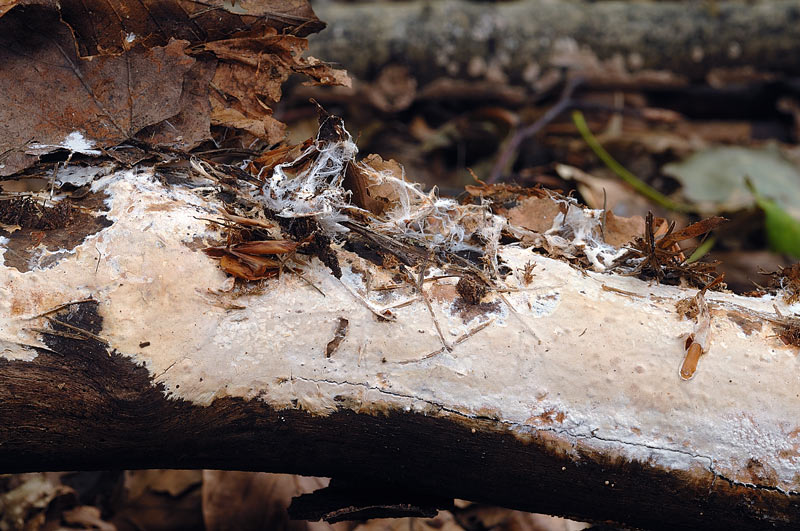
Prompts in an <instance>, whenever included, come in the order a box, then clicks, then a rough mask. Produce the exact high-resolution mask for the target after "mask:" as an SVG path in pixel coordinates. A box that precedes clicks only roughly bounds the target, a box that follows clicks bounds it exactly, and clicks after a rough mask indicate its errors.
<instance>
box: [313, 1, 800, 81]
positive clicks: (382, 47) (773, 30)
mask: <svg viewBox="0 0 800 531" xmlns="http://www.w3.org/2000/svg"><path fill="white" fill-rule="evenodd" d="M315 9H316V10H317V12H318V13H319V15H320V16H321V17H322V19H324V20H326V21H327V22H328V23H329V27H328V29H327V30H325V31H323V32H322V33H321V34H319V35H316V36H314V38H313V39H311V45H310V53H311V54H312V55H314V56H315V57H319V58H321V59H323V60H326V61H333V62H338V63H339V64H342V65H347V70H348V72H349V73H350V74H351V75H352V76H354V77H356V78H359V79H362V80H371V79H374V78H375V77H377V75H378V73H379V72H380V71H381V69H382V68H383V67H385V66H387V65H392V64H400V65H405V66H407V67H408V70H409V72H411V73H412V75H413V77H414V78H416V79H417V80H418V81H419V83H420V84H423V85H424V84H426V83H428V82H430V81H432V80H435V79H437V78H439V77H456V78H460V79H471V80H478V79H487V80H489V81H493V82H495V83H497V82H503V81H510V82H512V83H515V84H526V85H534V86H535V85H536V83H537V82H539V80H540V79H541V78H542V76H544V75H545V74H546V73H547V72H548V70H551V69H554V68H561V67H570V68H576V69H578V70H583V71H584V72H585V73H587V74H588V75H589V76H590V77H591V75H592V74H593V70H599V71H601V72H600V73H601V74H602V78H603V79H604V80H606V81H608V80H609V75H610V74H611V73H617V74H619V75H620V76H622V75H623V74H626V73H627V74H628V76H629V77H630V78H631V79H633V78H634V76H637V75H638V76H639V77H638V78H636V82H635V84H636V85H637V86H639V87H641V86H642V83H643V82H646V81H647V80H648V79H650V81H651V82H655V81H657V80H658V79H661V81H662V82H664V81H665V80H664V79H663V78H664V74H666V73H671V74H672V80H673V81H672V82H673V83H674V82H676V80H680V79H684V80H686V79H698V78H700V79H702V78H703V77H704V76H705V75H707V74H708V73H709V72H710V71H711V70H712V69H720V68H739V67H743V66H746V67H750V68H753V69H755V70H760V71H782V72H787V73H793V74H795V75H796V74H797V73H798V72H800V60H798V58H797V54H795V53H792V52H793V51H794V50H796V49H797V47H798V45H800V41H799V40H798V39H800V37H798V34H797V32H796V31H795V30H794V28H795V27H796V26H797V24H798V23H800V9H798V6H797V3H796V2H793V1H791V0H784V1H775V2H732V1H720V2H675V1H670V2H621V1H616V2H550V1H546V0H518V1H513V2H497V3H487V2H470V1H467V0H449V1H444V2H432V3H431V2H421V1H420V2H402V3H386V2H384V3H379V2H376V3H365V4H359V3H357V4H352V3H338V2H331V3H325V4H320V5H319V6H315ZM364 50H369V53H363V51H364ZM604 64H605V66H602V65H604ZM646 71H660V72H661V74H659V75H657V76H655V77H654V76H652V75H650V76H649V77H648V74H647V72H646ZM623 77H624V76H623Z"/></svg>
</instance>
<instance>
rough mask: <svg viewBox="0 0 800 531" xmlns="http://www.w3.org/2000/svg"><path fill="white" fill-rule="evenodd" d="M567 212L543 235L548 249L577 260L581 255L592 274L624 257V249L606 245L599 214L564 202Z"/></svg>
mask: <svg viewBox="0 0 800 531" xmlns="http://www.w3.org/2000/svg"><path fill="white" fill-rule="evenodd" d="M564 202H565V203H566V205H567V208H566V212H560V213H559V214H557V215H556V217H555V219H554V220H553V226H552V228H551V229H550V230H548V231H547V232H545V233H544V238H545V239H546V240H547V243H548V244H549V246H550V247H551V248H557V249H558V250H559V252H560V253H561V254H564V255H572V256H578V255H580V254H583V255H584V256H586V259H587V260H589V262H590V263H591V264H592V268H593V269H594V270H595V271H605V270H606V269H608V268H609V267H611V266H612V265H613V264H614V261H615V260H616V259H617V258H619V257H620V256H622V255H623V254H625V252H626V250H625V248H617V247H614V246H613V245H610V244H608V243H606V242H605V241H604V239H603V233H602V222H601V217H602V211H601V210H592V209H589V208H582V207H580V206H578V205H577V204H573V203H572V202H571V201H570V200H564Z"/></svg>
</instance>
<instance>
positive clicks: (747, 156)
mask: <svg viewBox="0 0 800 531" xmlns="http://www.w3.org/2000/svg"><path fill="white" fill-rule="evenodd" d="M663 171H664V173H665V174H667V175H671V176H672V177H675V178H676V179H678V180H679V181H680V182H681V184H682V192H683V195H684V197H686V198H687V199H689V200H690V201H691V202H692V203H693V204H695V205H696V206H697V207H699V209H700V210H701V211H702V212H703V213H704V214H707V215H708V214H718V213H721V212H734V211H737V210H742V209H746V208H750V207H751V206H753V203H754V202H755V201H754V196H755V195H756V194H755V193H751V192H748V189H747V188H748V187H747V186H745V177H748V178H749V179H750V181H751V183H752V185H753V186H752V188H754V189H755V190H756V191H757V192H758V194H760V195H761V196H763V197H769V198H773V199H774V200H775V201H776V202H777V203H778V204H779V205H780V206H781V207H782V208H783V210H784V211H785V212H787V213H789V214H792V215H794V216H796V217H798V218H800V169H798V168H797V167H796V166H795V165H794V164H792V163H791V162H790V161H788V160H786V159H785V158H784V157H783V156H782V155H781V153H780V150H779V149H778V147H777V146H775V145H768V146H766V147H764V148H748V147H739V146H717V147H712V148H709V149H706V150H703V151H698V152H697V153H695V154H694V155H692V156H690V157H688V158H687V159H685V160H683V161H681V162H677V163H672V164H667V165H666V166H664V168H663Z"/></svg>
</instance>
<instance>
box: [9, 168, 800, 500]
mask: <svg viewBox="0 0 800 531" xmlns="http://www.w3.org/2000/svg"><path fill="white" fill-rule="evenodd" d="M94 188H95V189H98V188H104V189H105V190H106V191H107V193H108V194H109V195H110V199H109V204H110V208H111V210H110V212H109V213H107V214H106V215H107V217H108V218H109V219H111V220H113V221H114V224H113V225H112V226H111V227H109V228H106V229H104V230H102V231H101V232H99V233H97V234H95V235H92V236H89V237H87V238H86V240H85V242H84V243H83V244H82V245H80V246H78V247H77V248H76V249H75V250H74V251H73V252H72V253H70V254H69V255H67V256H65V257H64V258H62V259H61V260H60V261H59V262H58V263H57V264H55V265H54V266H51V267H50V268H49V269H47V270H38V271H31V272H28V273H19V272H18V271H16V270H15V269H13V268H10V267H6V266H2V265H1V264H0V356H1V357H5V358H9V359H18V360H25V361H30V360H34V361H35V356H34V355H32V353H31V351H30V350H27V349H25V348H24V347H20V346H19V345H18V343H26V344H36V343H38V338H37V337H36V335H35V334H33V333H31V332H29V331H26V328H27V327H30V326H38V325H39V323H38V322H36V321H28V320H25V318H26V317H31V316H34V315H36V314H38V313H40V312H42V311H44V310H47V309H50V308H52V307H54V306H56V305H58V304H61V303H64V302H67V301H70V300H77V299H82V298H86V297H89V296H91V297H94V298H95V299H97V300H98V301H99V303H100V312H101V314H102V316H103V318H104V327H103V331H102V332H101V335H102V336H103V337H104V338H106V339H107V340H108V341H109V342H110V344H111V345H112V346H113V347H114V348H115V349H116V350H117V351H119V352H120V353H122V354H124V355H127V356H129V357H130V358H131V359H132V360H133V361H135V362H136V363H141V364H143V365H144V366H145V367H147V369H148V370H149V371H150V373H151V374H152V375H154V377H155V379H156V380H157V381H159V382H162V383H163V384H164V385H165V387H166V389H167V392H168V394H169V395H170V396H175V397H181V398H184V399H186V400H189V401H192V402H195V403H197V404H203V405H207V404H209V403H211V402H212V401H213V400H214V399H215V398H218V397H222V396H239V397H244V398H250V399H260V400H264V401H266V402H268V403H269V404H271V405H273V406H275V407H278V408H282V407H293V404H294V403H296V404H297V405H298V406H299V407H303V408H305V409H307V410H308V411H311V412H313V413H317V414H328V413H331V412H333V411H335V410H336V409H337V407H344V406H342V405H341V404H340V403H338V402H336V401H334V399H333V398H334V396H337V395H338V396H340V397H346V398H348V399H349V400H348V401H347V402H345V403H347V404H348V405H349V407H356V406H352V404H363V406H361V407H363V408H365V409H367V410H369V409H370V407H374V404H376V403H385V404H388V405H389V406H390V407H397V408H400V409H405V410H408V411H417V412H420V413H423V414H429V415H435V414H437V411H440V410H444V411H448V412H450V413H453V414H458V415H463V416H465V417H476V416H483V417H487V416H491V417H495V418H498V419H501V420H500V422H503V423H505V424H506V425H507V426H508V427H509V428H511V429H513V430H514V431H515V432H516V433H518V434H519V436H520V437H525V436H526V434H529V433H531V432H533V431H534V430H547V431H549V432H552V433H553V434H555V435H557V436H558V437H560V438H562V439H563V440H564V441H565V443H567V444H569V443H575V442H577V441H579V440H580V441H582V444H584V445H589V446H590V447H592V448H595V449H597V450H599V451H604V452H609V453H612V454H620V455H623V456H625V457H627V458H629V459H637V460H640V461H645V462H649V463H652V464H654V465H657V466H662V467H665V468H669V469H674V468H677V469H685V470H689V469H693V468H699V469H702V470H710V471H712V472H713V473H714V474H715V475H716V476H719V477H724V478H726V479H729V480H731V481H735V482H738V483H746V484H756V485H759V486H765V487H771V488H777V489H780V490H782V491H784V492H797V491H800V474H798V467H800V361H799V360H798V356H797V352H796V350H795V349H793V348H790V347H787V346H785V345H783V344H782V343H781V341H780V340H779V339H778V338H777V337H775V332H774V330H773V327H772V326H771V325H770V324H769V323H768V322H763V325H762V326H761V327H760V329H757V330H755V331H751V332H750V333H749V334H750V335H748V334H747V333H745V331H744V330H743V328H742V327H741V326H740V325H738V324H736V323H735V322H734V321H733V320H731V318H730V317H729V313H731V314H735V315H738V317H737V318H738V319H739V320H741V319H743V318H747V319H750V320H752V321H754V322H760V321H761V319H760V318H759V317H757V315H758V314H761V315H770V316H773V317H774V311H773V309H772V304H773V303H775V304H777V305H778V306H779V308H781V311H782V312H783V313H785V314H789V313H791V312H790V311H789V309H788V308H786V306H785V305H783V304H782V303H781V302H780V301H776V300H772V299H770V298H763V299H753V298H742V297H737V296H733V295H728V294H717V293H714V294H709V295H708V296H707V300H708V301H709V304H710V306H711V310H712V323H711V331H710V337H709V352H708V353H707V354H706V355H704V356H703V357H702V358H701V359H700V363H699V367H698V369H697V373H696V375H695V377H694V378H693V379H692V380H691V381H682V380H681V379H680V377H679V375H678V369H679V367H680V365H681V362H682V360H683V356H684V350H683V343H684V338H685V336H684V335H685V334H687V333H689V332H691V330H692V326H693V323H692V322H691V321H688V320H685V319H684V320H681V319H680V318H679V317H678V315H677V313H676V312H675V302H676V301H677V300H678V299H680V298H685V297H689V296H692V295H694V293H695V291H694V290H682V289H679V288H673V287H669V286H658V285H650V284H647V283H644V282H641V281H639V280H636V279H633V278H629V277H617V276H611V275H604V274H599V273H589V274H584V273H581V272H580V271H577V270H575V269H573V268H571V267H570V266H569V265H567V264H565V263H563V262H559V261H556V260H551V259H549V258H545V257H543V256H540V255H537V254H535V253H534V252H532V251H531V250H528V249H522V248H519V247H514V246H507V247H504V248H502V249H501V252H500V256H501V257H502V259H503V260H504V262H505V263H506V264H507V265H508V266H510V267H511V268H512V269H513V270H515V271H516V270H517V269H522V268H523V266H524V265H525V264H526V263H527V262H529V261H530V262H533V263H535V264H536V268H535V269H534V279H533V282H532V283H531V284H530V285H529V286H524V285H522V284H521V278H522V274H521V273H518V272H515V273H513V274H511V275H509V276H508V278H507V279H506V283H507V284H508V287H509V288H519V289H520V290H521V291H516V292H514V291H512V292H508V293H505V294H504V295H503V297H504V299H505V300H503V297H501V296H500V295H499V294H497V293H490V294H489V295H487V297H485V298H484V303H485V304H484V305H483V306H482V308H483V311H474V309H473V310H472V311H471V313H462V312H463V311H464V310H463V305H461V304H459V302H458V301H456V295H455V290H454V285H455V281H456V279H443V280H439V281H436V282H430V283H428V284H426V294H427V295H428V297H429V299H430V300H431V303H432V307H433V309H434V312H435V315H436V318H437V320H438V322H439V324H440V327H441V329H442V332H443V335H444V337H445V340H446V341H447V342H448V343H449V344H450V345H454V346H453V349H452V351H450V352H448V351H441V352H439V353H438V354H436V355H433V356H431V357H429V358H428V359H423V358H425V357H426V356H429V355H430V354H432V353H435V352H437V351H440V350H441V347H442V343H441V340H440V338H439V336H438V333H437V332H436V328H435V326H434V323H433V320H432V318H431V316H430V314H429V312H428V310H427V308H426V307H425V305H424V304H423V302H422V301H421V300H420V299H419V296H418V294H416V293H415V291H414V289H413V287H411V286H404V287H403V288H401V289H395V290H383V291H377V290H374V289H373V290H371V291H367V289H366V288H367V283H369V285H370V286H371V287H372V288H376V287H381V286H387V285H392V284H395V283H396V281H395V280H394V279H392V278H391V276H390V275H388V274H387V273H386V272H383V271H380V270H377V269H376V268H375V267H374V266H371V265H369V264H368V263H366V262H365V261H363V260H362V259H361V258H359V257H357V256H356V255H353V254H350V253H347V252H344V251H341V252H340V260H341V263H342V266H343V270H344V274H343V277H342V282H340V281H338V280H337V279H335V278H334V277H333V276H332V275H331V274H330V272H329V271H328V270H327V269H326V268H325V267H324V266H322V265H321V264H319V262H317V261H316V260H314V261H313V262H312V266H311V267H309V268H306V270H305V272H304V275H305V277H306V279H308V280H309V281H311V282H313V283H314V285H315V286H317V287H318V288H319V289H320V290H322V291H323V292H324V293H325V296H323V295H321V294H320V293H319V292H318V291H316V290H315V289H314V288H312V287H310V286H309V285H308V284H307V283H306V282H305V281H304V280H302V279H300V278H298V277H296V276H289V275H285V276H283V277H282V278H281V279H280V280H273V281H270V282H268V283H267V284H266V286H267V287H266V289H265V290H264V291H263V292H262V293H260V294H254V295H249V296H242V297H239V298H236V299H231V298H230V295H226V294H222V295H220V294H218V293H216V294H215V293H214V292H216V290H223V289H225V288H226V287H228V286H229V284H230V283H229V281H228V280H227V279H226V276H225V274H224V273H223V272H222V271H221V270H220V269H219V268H218V265H217V262H216V261H215V260H212V259H210V258H208V257H206V256H205V255H204V254H203V253H201V252H199V251H196V250H192V249H191V248H190V247H189V246H187V243H190V242H197V241H198V240H203V239H204V238H205V239H208V241H209V243H211V242H212V241H213V239H214V238H216V237H217V233H216V232H215V229H213V228H210V225H209V224H208V223H207V222H205V221H203V220H201V219H197V218H203V217H206V218H207V217H213V213H214V212H215V211H216V208H217V207H218V205H216V204H214V203H213V202H209V201H207V200H206V199H204V198H202V197H200V196H199V195H197V194H194V193H192V192H189V191H187V190H184V189H181V188H177V187H173V188H170V189H165V188H163V187H162V186H161V185H160V184H158V183H157V182H156V181H154V180H153V179H152V178H151V177H150V176H149V175H148V174H144V173H139V174H136V173H133V172H126V173H123V174H116V175H111V176H108V177H104V178H103V179H102V180H101V181H100V182H96V183H95V185H94ZM197 246H198V245H195V246H194V247H195V248H196V247H197ZM98 256H101V259H100V262H99V264H98V262H97V260H96V258H97V257H98ZM431 274H432V273H431ZM342 283H344V284H345V285H346V286H347V288H345V286H343V285H342ZM604 286H605V288H604ZM623 292H629V293H630V294H626V293H623ZM631 294H633V295H631ZM357 296H358V297H359V298H363V300H357V298H356V297H357ZM407 301H412V302H411V303H410V304H408V305H405V306H401V307H397V308H394V309H392V312H393V314H394V316H395V318H396V319H395V320H394V321H391V322H380V321H378V320H377V319H376V318H375V317H374V315H373V314H372V313H371V312H370V310H369V309H368V308H367V307H366V306H365V305H366V304H369V305H370V306H371V307H372V308H374V309H376V310H381V309H384V308H388V307H393V306H396V305H398V304H401V303H403V302H407ZM230 303H233V304H236V305H239V306H244V307H245V308H244V309H237V310H231V309H225V308H226V305H227V307H230ZM341 317H344V318H346V319H347V320H348V321H349V327H348V332H347V335H346V337H345V338H344V340H343V341H342V342H341V344H340V345H339V346H338V348H337V349H336V350H335V352H333V354H332V356H331V357H330V358H326V356H325V350H326V346H327V344H328V342H329V341H331V339H332V338H333V335H334V331H335V329H336V326H337V323H338V320H339V318H341ZM32 323H33V324H32ZM487 323H489V324H487ZM470 334H472V335H470ZM539 340H541V343H540V342H539ZM145 342H149V346H146V347H140V344H144V343H145ZM420 360H421V361H420ZM293 401H294V402H293Z"/></svg>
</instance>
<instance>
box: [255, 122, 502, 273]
mask: <svg viewBox="0 0 800 531" xmlns="http://www.w3.org/2000/svg"><path fill="white" fill-rule="evenodd" d="M320 130H322V127H321V128H320ZM341 133H342V134H341V136H340V139H338V140H322V139H321V138H320V137H319V135H318V136H317V138H316V139H315V141H314V143H313V144H312V145H311V146H309V147H308V148H307V149H306V150H305V151H303V153H301V154H300V156H299V157H297V158H296V159H295V160H293V161H291V162H287V163H283V164H279V165H277V166H275V168H274V169H273V172H272V175H271V176H270V178H269V179H267V180H266V182H265V183H264V186H263V189H262V191H263V196H262V197H263V201H264V203H265V205H266V206H267V207H268V208H270V209H271V210H273V211H275V212H277V214H278V215H279V216H281V217H290V218H298V217H313V218H314V219H315V220H316V221H317V222H318V223H319V225H320V227H321V228H322V230H324V231H325V232H326V233H328V234H329V235H335V234H337V233H342V232H346V231H347V229H346V228H345V227H343V226H342V225H341V224H340V222H342V221H345V220H347V219H348V216H347V215H346V213H347V212H359V213H360V214H362V215H366V216H367V217H370V218H371V221H372V222H371V223H370V228H371V229H373V230H376V231H378V232H382V233H384V234H387V235H392V236H396V237H403V238H407V239H412V240H414V241H416V242H417V243H418V244H421V245H423V246H425V247H428V248H430V249H441V250H447V251H451V252H456V251H464V250H475V251H481V252H486V253H487V254H489V255H490V256H492V257H494V256H495V255H496V252H497V246H498V242H499V240H500V232H501V231H502V229H503V227H504V225H505V223H506V222H505V220H504V219H503V218H501V217H500V216H496V215H493V214H492V213H491V211H490V210H489V208H488V206H487V205H460V204H459V203H458V202H457V201H455V200H453V199H446V198H441V197H439V196H438V193H437V190H436V188H435V187H434V188H433V189H432V190H431V191H430V192H427V193H426V192H423V191H422V189H421V187H420V185H418V184H416V183H409V182H407V181H406V180H405V175H404V174H403V171H402V170H399V173H400V175H399V176H398V175H395V173H396V172H394V171H392V170H389V169H384V170H378V169H375V168H373V167H372V166H371V165H369V164H368V163H366V162H364V161H361V162H357V161H356V160H355V158H356V155H357V154H358V148H357V147H356V145H355V143H354V142H353V139H352V136H351V135H350V134H349V133H348V132H347V131H345V130H344V129H343V128H342V129H341ZM349 164H353V165H355V166H357V168H358V172H359V174H360V175H363V176H365V178H366V180H367V183H366V184H367V188H368V189H369V193H370V194H374V195H376V196H378V197H381V199H383V200H385V201H387V202H388V206H387V208H386V210H385V211H384V212H383V213H382V214H380V215H376V214H374V213H371V212H368V211H365V210H363V209H361V208H359V207H357V206H355V205H353V204H351V195H352V193H351V191H350V190H347V189H346V188H344V186H343V182H344V177H345V171H346V169H347V166H348V165H349ZM294 168H301V169H300V170H299V171H298V172H297V173H296V174H295V175H291V174H290V173H289V170H292V169H294Z"/></svg>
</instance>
